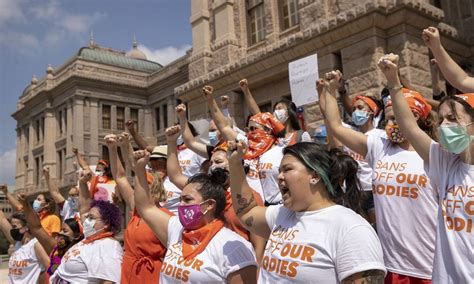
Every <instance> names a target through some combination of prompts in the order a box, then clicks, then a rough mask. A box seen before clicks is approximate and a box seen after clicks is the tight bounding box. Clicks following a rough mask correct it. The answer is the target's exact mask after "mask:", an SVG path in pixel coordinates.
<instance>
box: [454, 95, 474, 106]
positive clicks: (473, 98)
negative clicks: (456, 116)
mask: <svg viewBox="0 0 474 284" xmlns="http://www.w3.org/2000/svg"><path fill="white" fill-rule="evenodd" d="M455 96H456V97H458V98H460V99H463V100H465V101H466V103H468V104H469V105H470V106H471V108H474V94H459V95H455Z"/></svg>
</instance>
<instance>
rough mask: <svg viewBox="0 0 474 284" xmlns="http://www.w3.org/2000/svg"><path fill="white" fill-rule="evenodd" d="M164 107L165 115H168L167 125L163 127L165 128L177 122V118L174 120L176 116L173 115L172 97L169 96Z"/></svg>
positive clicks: (173, 102)
mask: <svg viewBox="0 0 474 284" xmlns="http://www.w3.org/2000/svg"><path fill="white" fill-rule="evenodd" d="M166 105H167V108H168V109H167V113H168V125H167V126H165V127H170V126H171V125H173V124H174V123H175V122H178V120H177V118H176V115H175V110H174V109H175V107H176V106H175V99H174V95H171V96H169V97H168V99H167V102H166Z"/></svg>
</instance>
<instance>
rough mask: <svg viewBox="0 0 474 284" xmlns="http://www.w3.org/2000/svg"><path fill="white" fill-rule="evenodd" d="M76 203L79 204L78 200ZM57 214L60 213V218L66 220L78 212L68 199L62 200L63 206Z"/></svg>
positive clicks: (77, 214)
mask: <svg viewBox="0 0 474 284" xmlns="http://www.w3.org/2000/svg"><path fill="white" fill-rule="evenodd" d="M77 203H78V204H79V200H78V201H77ZM77 208H79V207H76V209H77ZM59 214H60V215H61V219H62V220H67V219H70V218H75V217H76V216H79V212H78V211H77V210H74V209H73V208H72V206H71V204H70V202H69V200H68V199H66V200H65V201H64V204H63V208H62V209H61V212H59Z"/></svg>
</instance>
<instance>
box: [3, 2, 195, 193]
mask: <svg viewBox="0 0 474 284" xmlns="http://www.w3.org/2000/svg"><path fill="white" fill-rule="evenodd" d="M190 1H191V0H134V1H132V0H129V1H125V0H100V1H98V0H76V1H72V0H63V1H59V0H40V1H33V0H0V100H1V103H0V133H1V134H0V135H1V136H0V137H1V143H0V183H7V184H10V185H13V184H14V174H15V149H16V148H15V147H16V146H15V143H16V132H15V127H16V122H15V120H14V119H13V118H12V117H11V114H12V113H13V112H14V111H15V109H16V102H17V100H18V97H19V96H20V95H21V93H22V91H23V90H24V89H25V87H26V86H27V85H28V84H29V83H30V81H31V78H32V76H33V75H36V77H37V78H38V79H41V78H43V77H44V76H45V75H46V73H45V72H46V68H47V67H48V64H51V65H52V66H53V67H57V66H59V65H61V64H62V63H63V62H64V61H66V60H67V59H69V58H70V57H71V56H73V55H74V54H75V53H76V52H77V51H78V50H79V48H80V47H82V46H86V45H87V44H88V42H89V37H90V32H91V31H93V35H94V39H95V41H96V42H97V43H98V44H99V45H101V46H106V47H112V48H114V49H119V50H124V51H127V50H129V49H130V48H131V45H132V40H133V35H134V34H135V35H136V38H137V41H138V43H139V47H140V48H141V49H142V51H144V52H145V53H146V54H147V56H148V58H149V59H151V60H155V61H158V62H159V63H161V64H166V63H168V62H170V61H172V60H173V59H175V58H177V57H179V56H181V55H183V54H184V52H185V51H186V50H187V49H189V48H190V47H191V44H192V42H191V40H192V39H191V25H190V24H189V17H190V12H191V6H190Z"/></svg>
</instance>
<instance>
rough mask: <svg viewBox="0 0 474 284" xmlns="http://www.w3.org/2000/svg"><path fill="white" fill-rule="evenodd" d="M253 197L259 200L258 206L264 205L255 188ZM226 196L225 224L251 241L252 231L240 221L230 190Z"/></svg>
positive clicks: (256, 200)
mask: <svg viewBox="0 0 474 284" xmlns="http://www.w3.org/2000/svg"><path fill="white" fill-rule="evenodd" d="M252 193H253V197H254V198H255V202H257V205H258V206H263V204H264V203H263V200H262V197H260V194H258V193H257V192H256V191H255V190H252ZM225 197H226V205H225V209H224V219H225V226H226V227H227V228H228V229H231V230H232V231H234V232H236V233H237V234H239V235H240V236H241V237H243V238H245V239H246V240H247V241H250V232H249V231H247V229H245V227H244V226H243V225H242V223H241V222H240V219H239V217H237V214H235V210H234V207H233V206H232V195H231V193H230V190H227V191H226V192H225Z"/></svg>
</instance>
